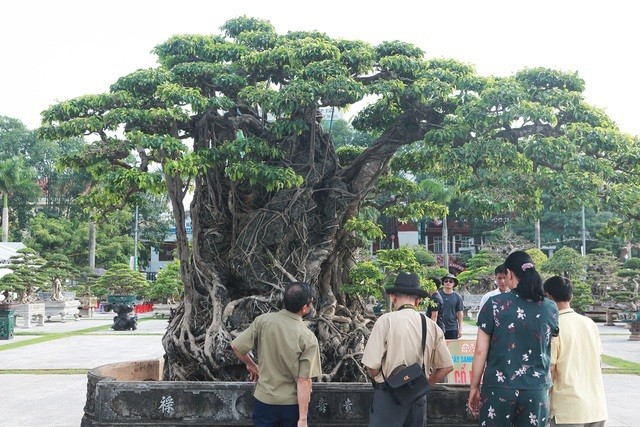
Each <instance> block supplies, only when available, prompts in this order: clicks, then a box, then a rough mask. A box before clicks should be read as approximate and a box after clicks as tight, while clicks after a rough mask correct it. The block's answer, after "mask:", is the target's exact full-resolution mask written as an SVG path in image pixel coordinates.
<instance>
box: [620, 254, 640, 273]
mask: <svg viewBox="0 0 640 427" xmlns="http://www.w3.org/2000/svg"><path fill="white" fill-rule="evenodd" d="M622 267H623V268H627V269H630V270H640V258H634V257H631V258H629V259H627V260H626V261H625V262H624V264H623V265H622Z"/></svg>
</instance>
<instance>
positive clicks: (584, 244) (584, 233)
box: [580, 205, 587, 256]
mask: <svg viewBox="0 0 640 427" xmlns="http://www.w3.org/2000/svg"><path fill="white" fill-rule="evenodd" d="M584 216H585V215H584V205H582V248H581V251H580V253H582V256H586V255H587V227H586V225H585V219H584Z"/></svg>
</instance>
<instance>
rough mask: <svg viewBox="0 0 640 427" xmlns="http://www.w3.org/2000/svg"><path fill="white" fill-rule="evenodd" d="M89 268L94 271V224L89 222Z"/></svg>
mask: <svg viewBox="0 0 640 427" xmlns="http://www.w3.org/2000/svg"><path fill="white" fill-rule="evenodd" d="M89 267H91V270H92V271H95V269H96V223H95V222H93V221H89Z"/></svg>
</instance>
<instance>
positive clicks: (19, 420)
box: [0, 314, 640, 427]
mask: <svg viewBox="0 0 640 427" xmlns="http://www.w3.org/2000/svg"><path fill="white" fill-rule="evenodd" d="M112 318H113V314H96V315H95V316H94V317H93V318H80V319H79V320H77V321H73V320H68V321H66V322H61V321H59V320H52V321H50V322H49V321H48V322H45V324H44V326H33V327H32V328H30V329H26V328H24V327H20V326H16V329H15V331H16V335H15V337H14V338H13V339H11V340H0V425H1V426H7V427H9V426H11V427H46V426H52V427H67V426H70V427H71V426H79V425H80V420H81V419H82V415H83V413H84V412H83V408H84V404H85V398H86V390H87V377H86V374H84V373H83V374H69V373H62V372H60V373H55V372H54V373H47V374H41V373H40V372H43V370H46V369H91V368H94V367H97V366H100V365H104V364H107V363H115V362H124V361H132V360H145V359H157V358H160V357H162V355H163V354H164V350H163V348H162V344H161V338H162V335H163V334H164V331H165V329H166V326H167V319H166V318H165V319H160V318H153V317H152V316H151V315H150V314H144V315H142V316H141V321H140V322H139V323H138V326H139V327H138V329H137V330H136V331H112V330H111V329H109V326H110V325H111V324H112ZM143 319H144V320H143ZM99 326H103V327H105V329H103V330H99V331H91V332H86V333H81V334H78V335H71V336H64V337H61V338H58V339H54V340H51V341H46V342H41V343H33V344H29V345H26V346H24V347H19V348H14V349H8V350H3V346H6V345H9V344H11V343H15V342H19V341H27V340H32V339H34V338H37V337H40V336H46V335H48V334H56V333H67V332H72V331H82V330H86V329H89V328H94V327H99ZM598 326H599V329H600V334H601V339H602V343H603V347H604V353H605V354H606V355H608V356H613V357H618V358H620V359H625V360H629V361H633V362H637V363H640V341H629V339H628V338H629V330H628V328H626V325H624V324H622V323H620V324H617V325H616V326H604V325H603V324H598ZM476 329H477V328H476V327H474V326H469V325H465V329H464V335H463V338H470V339H473V338H474V337H475V334H476ZM25 334H28V335H25ZM6 370H24V371H25V372H24V373H11V374H7V373H4V372H6ZM3 371H4V372H3ZM604 373H605V375H604V382H605V388H606V395H607V404H608V409H609V420H608V421H607V426H608V427H636V426H640V391H639V388H640V376H634V375H617V374H607V367H606V366H604Z"/></svg>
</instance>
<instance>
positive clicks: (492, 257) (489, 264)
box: [458, 249, 504, 294]
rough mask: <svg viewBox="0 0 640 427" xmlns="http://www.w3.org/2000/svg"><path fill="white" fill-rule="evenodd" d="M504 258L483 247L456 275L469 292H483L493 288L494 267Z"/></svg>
mask: <svg viewBox="0 0 640 427" xmlns="http://www.w3.org/2000/svg"><path fill="white" fill-rule="evenodd" d="M503 261H504V258H503V257H501V256H499V255H498V254H496V253H495V252H492V251H489V250H486V249H483V250H480V251H479V252H478V253H477V254H475V255H474V256H472V257H471V258H470V259H469V261H467V269H466V270H464V271H463V272H461V273H460V274H459V275H458V280H459V281H460V283H461V284H463V285H464V286H465V288H466V289H467V290H469V292H471V293H477V294H480V293H484V292H488V291H490V290H492V289H494V288H495V285H494V278H495V273H494V272H495V268H496V267H497V266H498V265H500V264H502V262H503Z"/></svg>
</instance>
